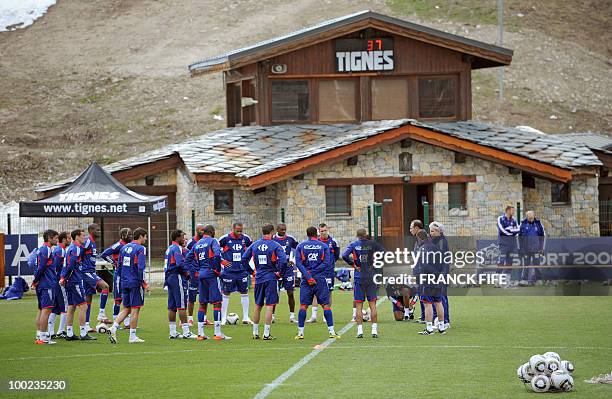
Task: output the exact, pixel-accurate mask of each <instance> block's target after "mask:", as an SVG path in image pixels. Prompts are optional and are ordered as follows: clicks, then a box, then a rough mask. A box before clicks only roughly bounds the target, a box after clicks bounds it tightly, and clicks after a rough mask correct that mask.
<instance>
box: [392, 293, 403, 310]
mask: <svg viewBox="0 0 612 399" xmlns="http://www.w3.org/2000/svg"><path fill="white" fill-rule="evenodd" d="M393 299H395V300H396V301H398V302H399V303H400V304H401V305H402V306H403V305H404V297H401V296H394V297H393ZM391 307H392V308H393V311H394V312H403V311H404V309H403V308H400V307H399V306H397V305H396V304H395V303H391Z"/></svg>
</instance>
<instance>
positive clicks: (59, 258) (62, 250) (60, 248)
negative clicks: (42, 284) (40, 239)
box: [51, 244, 66, 280]
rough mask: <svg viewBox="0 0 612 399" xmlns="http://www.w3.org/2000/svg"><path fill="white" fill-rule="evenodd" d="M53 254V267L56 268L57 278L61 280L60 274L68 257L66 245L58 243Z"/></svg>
mask: <svg viewBox="0 0 612 399" xmlns="http://www.w3.org/2000/svg"><path fill="white" fill-rule="evenodd" d="M51 256H52V257H53V269H55V273H56V274H57V279H58V280H59V277H60V274H61V273H62V268H63V267H64V259H65V258H66V245H65V244H58V245H56V246H55V247H54V248H53V252H52V253H51Z"/></svg>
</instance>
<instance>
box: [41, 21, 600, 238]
mask: <svg viewBox="0 0 612 399" xmlns="http://www.w3.org/2000/svg"><path fill="white" fill-rule="evenodd" d="M512 54H513V53H512V51H511V50H508V49H505V48H501V47H498V46H494V45H491V44H486V43H482V42H479V41H475V40H471V39H467V38H464V37H460V36H456V35H452V34H449V33H446V32H442V31H439V30H435V29H432V28H428V27H425V26H421V25H416V24H413V23H410V22H407V21H403V20H400V19H396V18H392V17H389V16H385V15H381V14H377V13H374V12H371V11H364V12H359V13H356V14H352V15H348V16H345V17H341V18H337V19H334V20H330V21H326V22H322V23H320V24H317V25H315V26H312V27H308V28H304V29H301V30H299V31H296V32H294V33H290V34H287V35H284V36H280V37H277V38H273V39H270V40H266V41H263V42H261V43H257V44H255V45H252V46H249V47H245V48H242V49H238V50H233V51H230V52H228V53H226V54H223V55H220V56H217V57H213V58H208V59H204V60H201V61H198V62H195V63H193V64H192V65H190V66H189V72H190V74H191V75H192V76H193V77H194V78H195V79H197V76H198V75H201V74H209V73H223V80H224V84H225V89H226V104H227V118H226V120H227V128H225V129H222V130H219V131H214V132H208V133H206V134H204V135H202V136H199V137H195V138H192V139H189V140H187V141H185V142H182V143H177V144H173V145H169V146H167V147H164V148H160V149H158V150H155V151H150V152H146V153H143V154H139V155H138V156H136V157H133V158H130V159H126V160H123V161H120V162H116V163H114V164H111V165H108V166H107V167H106V169H107V170H108V171H110V172H112V173H113V175H114V176H115V177H117V178H118V179H119V180H121V181H122V182H123V183H124V184H126V185H127V186H129V187H130V188H132V189H134V190H136V191H141V192H143V193H148V194H167V195H169V196H170V204H174V205H175V207H176V218H177V221H178V224H179V226H180V227H183V228H185V229H189V225H188V222H189V220H190V215H191V210H192V209H195V210H196V215H197V220H198V222H212V223H214V224H215V225H217V226H218V229H219V230H222V231H223V230H227V229H228V228H229V227H230V225H231V223H232V222H233V221H235V220H241V221H244V222H245V224H246V228H247V232H249V233H251V234H254V235H257V234H258V233H257V230H258V228H259V226H260V225H261V224H262V223H264V222H279V221H280V220H281V219H282V220H285V221H286V223H287V224H288V226H289V230H290V232H292V233H293V234H295V235H296V236H298V237H300V238H302V237H303V236H304V232H305V228H306V227H307V226H308V225H311V224H315V223H319V222H327V223H328V224H329V225H330V226H331V228H332V231H333V233H334V235H335V236H336V238H337V239H339V240H340V242H341V243H342V244H343V245H346V243H348V241H349V240H351V239H352V237H354V233H355V229H356V228H357V227H365V226H366V225H367V220H368V219H367V206H368V205H370V204H372V203H373V202H375V201H376V202H380V203H382V204H383V221H382V228H383V234H384V235H385V236H387V237H403V236H405V235H407V234H408V225H409V221H410V220H411V219H414V218H421V219H422V218H423V216H424V215H423V212H424V209H423V205H422V203H423V201H424V200H426V201H427V202H428V203H429V204H431V207H430V213H431V215H430V216H431V217H432V218H435V219H436V220H440V221H441V222H443V223H445V224H446V227H447V234H449V235H479V236H485V235H488V236H495V235H496V231H497V230H496V218H497V216H498V215H499V214H500V213H501V212H502V211H503V209H504V208H505V206H506V205H508V204H517V203H519V204H521V206H522V208H523V209H534V210H536V212H538V214H539V215H540V217H541V218H542V219H543V221H544V223H545V226H546V227H547V229H548V233H549V234H550V235H560V234H565V235H575V236H578V235H582V236H597V235H599V234H600V230H599V206H598V192H599V180H598V178H599V175H600V174H601V173H602V171H603V170H604V169H605V170H609V169H610V168H611V167H612V165H610V163H607V164H606V166H605V167H604V163H602V161H601V160H600V159H599V158H598V156H596V154H595V153H594V152H593V150H592V149H591V148H589V146H588V145H587V144H584V143H581V142H578V141H576V140H572V139H568V138H565V137H563V136H558V135H548V134H544V133H541V132H538V131H535V130H534V129H529V128H508V127H500V126H493V125H488V124H484V123H480V122H475V121H470V119H471V116H472V115H471V110H472V96H471V91H472V88H471V72H472V70H473V69H478V68H491V67H503V66H508V65H510V63H511V61H512ZM606 173H607V172H606ZM606 176H607V174H606ZM63 184H64V183H58V184H54V185H47V186H45V187H42V188H41V189H40V191H42V192H51V191H53V190H57V189H59V188H61V187H62V185H63Z"/></svg>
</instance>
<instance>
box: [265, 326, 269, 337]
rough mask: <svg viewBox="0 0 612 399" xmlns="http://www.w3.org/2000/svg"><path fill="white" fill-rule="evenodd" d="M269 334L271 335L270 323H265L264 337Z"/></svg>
mask: <svg viewBox="0 0 612 399" xmlns="http://www.w3.org/2000/svg"><path fill="white" fill-rule="evenodd" d="M268 335H270V325H269V324H264V337H267V336H268Z"/></svg>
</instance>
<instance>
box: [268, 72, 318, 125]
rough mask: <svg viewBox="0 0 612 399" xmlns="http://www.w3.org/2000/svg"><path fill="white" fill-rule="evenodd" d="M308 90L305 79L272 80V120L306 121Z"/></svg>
mask: <svg viewBox="0 0 612 399" xmlns="http://www.w3.org/2000/svg"><path fill="white" fill-rule="evenodd" d="M308 93H309V91H308V81H307V80H274V81H272V120H273V121H285V122H293V121H295V122H297V121H308V120H309V119H310V112H309V104H308V101H309V97H308V96H309V94H308Z"/></svg>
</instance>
